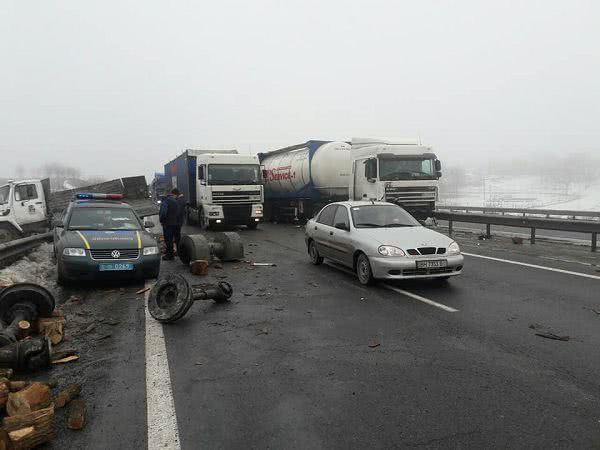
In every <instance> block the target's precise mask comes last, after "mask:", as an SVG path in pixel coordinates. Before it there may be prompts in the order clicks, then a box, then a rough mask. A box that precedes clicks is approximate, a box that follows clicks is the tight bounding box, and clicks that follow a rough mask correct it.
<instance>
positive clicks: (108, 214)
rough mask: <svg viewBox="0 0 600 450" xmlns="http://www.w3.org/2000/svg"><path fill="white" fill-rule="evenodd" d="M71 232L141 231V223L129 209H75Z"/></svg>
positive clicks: (70, 225) (72, 215) (70, 220)
mask: <svg viewBox="0 0 600 450" xmlns="http://www.w3.org/2000/svg"><path fill="white" fill-rule="evenodd" d="M68 229H69V230H102V231H117V230H141V229H142V228H141V225H140V221H139V220H138V218H137V216H136V215H135V213H134V212H133V210H131V209H127V208H74V209H73V211H72V212H71V218H70V219H69V226H68Z"/></svg>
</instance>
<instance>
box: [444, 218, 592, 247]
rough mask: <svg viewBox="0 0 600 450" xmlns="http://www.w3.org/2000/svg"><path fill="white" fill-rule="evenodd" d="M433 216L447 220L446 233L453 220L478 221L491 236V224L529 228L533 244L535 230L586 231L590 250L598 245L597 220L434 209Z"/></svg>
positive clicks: (449, 230)
mask: <svg viewBox="0 0 600 450" xmlns="http://www.w3.org/2000/svg"><path fill="white" fill-rule="evenodd" d="M434 215H435V218H436V219H440V220H447V221H448V234H452V225H453V222H465V223H480V224H485V225H486V235H487V236H488V237H490V236H491V226H492V225H502V226H507V227H519V228H530V229H531V243H532V244H535V230H536V229H538V228H539V229H540V230H556V231H570V232H573V233H586V234H591V235H592V251H593V252H595V251H596V249H597V247H598V233H600V221H598V220H562V219H551V218H540V217H532V216H510V215H499V214H473V213H466V212H464V213H461V212H449V211H439V210H436V211H435V213H434Z"/></svg>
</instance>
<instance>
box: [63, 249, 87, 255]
mask: <svg viewBox="0 0 600 450" xmlns="http://www.w3.org/2000/svg"><path fill="white" fill-rule="evenodd" d="M63 255H65V256H85V249H84V248H74V247H67V248H65V249H64V250H63Z"/></svg>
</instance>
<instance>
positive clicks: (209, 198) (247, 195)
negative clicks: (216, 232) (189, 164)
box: [196, 154, 264, 229]
mask: <svg viewBox="0 0 600 450" xmlns="http://www.w3.org/2000/svg"><path fill="white" fill-rule="evenodd" d="M196 162H197V164H198V183H197V189H196V197H197V204H198V206H199V210H198V217H199V222H200V225H201V226H202V228H205V229H206V228H210V227H211V226H213V225H219V224H222V225H247V226H248V227H249V228H256V226H257V225H258V223H259V222H260V221H261V220H262V217H263V201H264V194H263V186H262V178H261V171H260V164H259V161H258V157H257V156H250V155H248V156H246V155H239V154H204V155H198V156H197V157H196Z"/></svg>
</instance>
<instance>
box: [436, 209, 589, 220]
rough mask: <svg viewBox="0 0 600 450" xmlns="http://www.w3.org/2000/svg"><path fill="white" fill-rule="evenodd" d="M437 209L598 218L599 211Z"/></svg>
mask: <svg viewBox="0 0 600 450" xmlns="http://www.w3.org/2000/svg"><path fill="white" fill-rule="evenodd" d="M436 209H437V210H442V211H464V212H482V213H484V214H485V213H492V214H500V215H506V214H509V215H516V214H519V215H521V216H525V217H527V216H545V217H548V218H550V217H571V218H572V219H574V220H575V219H576V218H577V217H591V218H595V219H600V211H574V210H570V209H535V208H532V209H528V208H495V207H490V206H453V205H436Z"/></svg>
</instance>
